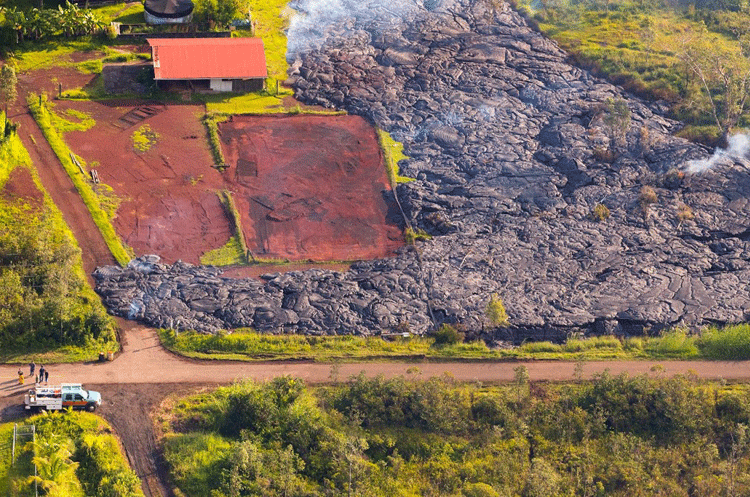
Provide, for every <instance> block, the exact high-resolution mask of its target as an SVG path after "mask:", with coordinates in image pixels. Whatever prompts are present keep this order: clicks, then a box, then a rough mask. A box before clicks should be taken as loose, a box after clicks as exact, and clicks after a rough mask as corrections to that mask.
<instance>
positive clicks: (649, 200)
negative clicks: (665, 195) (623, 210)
mask: <svg viewBox="0 0 750 497" xmlns="http://www.w3.org/2000/svg"><path fill="white" fill-rule="evenodd" d="M657 200H658V197H657V196H656V192H655V191H654V189H653V188H651V187H650V186H648V185H645V186H643V187H642V188H641V195H640V197H639V198H638V201H639V202H640V204H641V205H642V206H643V205H649V204H655V203H656V201H657Z"/></svg>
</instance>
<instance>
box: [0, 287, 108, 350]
mask: <svg viewBox="0 0 750 497" xmlns="http://www.w3.org/2000/svg"><path fill="white" fill-rule="evenodd" d="M90 291H91V293H92V294H93V290H90ZM94 298H96V297H94ZM119 350H120V344H119V343H118V342H117V341H114V340H100V341H97V340H91V341H90V342H89V343H87V344H85V345H64V346H62V347H60V346H58V347H50V346H46V347H45V346H40V345H34V346H33V347H23V348H21V347H18V348H13V347H7V346H3V348H2V350H1V351H0V363H5V364H28V363H29V362H31V361H32V360H33V361H36V362H37V363H39V364H61V363H73V362H88V361H95V360H97V359H98V358H99V352H118V351H119Z"/></svg>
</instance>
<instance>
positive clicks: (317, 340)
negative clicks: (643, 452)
mask: <svg viewBox="0 0 750 497" xmlns="http://www.w3.org/2000/svg"><path fill="white" fill-rule="evenodd" d="M159 337H160V338H161V342H162V344H163V345H164V346H165V347H166V348H167V349H169V350H171V351H173V352H176V353H178V354H182V355H185V356H187V357H192V358H196V359H208V360H238V361H263V360H310V361H319V362H327V361H362V360H365V361H366V360H399V359H403V360H413V359H428V360H437V361H440V360H530V359H539V360H564V361H580V360H585V361H592V360H629V359H716V360H725V359H750V325H737V326H730V327H727V328H724V329H716V328H711V329H708V330H705V331H704V333H703V335H702V336H692V335H688V334H686V333H685V332H684V331H682V330H674V331H671V332H668V333H664V334H663V335H661V336H658V337H630V338H624V339H623V338H620V337H615V336H601V337H591V338H570V339H568V340H567V341H566V342H565V343H563V344H555V343H552V342H527V343H525V344H523V345H521V346H520V347H512V348H503V349H490V348H489V347H488V346H487V345H486V344H485V343H484V342H479V341H477V342H469V343H456V344H445V345H437V344H436V343H435V339H434V338H432V337H429V336H428V337H417V336H413V337H409V338H402V337H396V338H392V339H391V338H389V339H383V338H381V337H355V336H302V335H267V334H260V333H255V332H253V331H252V330H249V329H242V330H235V331H234V332H232V333H219V334H216V335H204V334H200V333H195V332H181V333H179V334H177V335H176V336H175V333H174V332H173V331H172V330H160V331H159Z"/></svg>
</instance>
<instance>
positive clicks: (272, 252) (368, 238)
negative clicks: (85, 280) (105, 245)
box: [55, 101, 403, 272]
mask: <svg viewBox="0 0 750 497" xmlns="http://www.w3.org/2000/svg"><path fill="white" fill-rule="evenodd" d="M55 105H56V107H55V111H56V112H57V113H58V114H59V115H63V116H66V114H65V112H66V110H67V109H75V110H77V111H82V112H85V113H87V114H89V115H91V117H93V119H94V120H95V121H96V125H95V126H94V127H93V128H91V129H89V130H87V131H72V132H68V133H67V134H66V135H65V140H66V142H67V143H68V145H69V146H70V148H71V150H73V151H74V152H75V153H76V154H77V155H79V156H81V157H82V158H83V159H84V160H85V161H86V162H87V165H88V168H89V169H96V170H97V172H98V174H99V178H100V180H101V182H102V183H104V184H106V185H109V186H111V187H112V188H113V190H114V194H115V195H116V196H117V197H119V198H120V199H121V200H122V201H121V204H120V206H119V209H118V211H117V216H116V218H115V220H114V222H113V224H114V226H115V229H116V230H117V232H118V234H119V235H120V236H121V237H122V239H123V240H124V242H125V243H126V244H127V245H129V246H130V247H132V248H133V249H134V251H135V253H136V255H143V254H158V255H159V256H160V257H162V259H163V261H164V262H168V263H171V262H174V261H176V260H183V261H187V262H191V263H194V264H197V263H199V262H200V257H201V255H203V254H204V253H206V252H208V251H210V250H213V249H216V248H219V247H221V246H223V245H224V244H225V243H226V242H227V241H228V240H229V238H230V236H231V234H232V233H231V226H230V223H229V219H228V217H227V214H226V212H225V210H224V208H223V207H222V205H221V203H220V202H219V197H218V195H217V193H218V192H220V191H221V190H229V191H231V192H232V194H233V198H234V201H235V204H236V205H237V208H238V210H239V212H240V216H241V222H242V225H243V230H244V236H245V240H246V242H247V245H248V248H249V250H250V251H251V252H252V254H253V255H254V256H255V257H259V258H262V259H288V260H293V261H330V260H334V261H338V260H358V259H372V258H378V257H385V256H389V255H392V254H393V252H394V250H395V249H396V248H398V247H399V246H401V245H402V244H403V236H402V234H401V229H400V228H399V226H398V224H397V221H395V219H397V218H396V217H395V216H394V215H393V213H392V209H393V206H389V205H388V203H386V201H385V198H384V192H385V191H386V190H387V189H388V188H389V187H388V182H387V178H386V175H385V168H384V166H383V158H382V155H381V151H380V147H379V145H378V142H377V137H376V135H375V131H374V129H373V128H372V127H371V126H370V125H368V124H367V123H366V122H365V121H364V120H363V119H361V118H359V117H355V116H291V117H290V116H256V117H252V116H234V118H232V119H231V120H230V121H228V122H225V123H222V124H221V125H220V128H219V130H220V134H221V137H222V141H223V145H224V153H225V156H226V158H227V162H228V163H229V164H230V167H229V168H228V169H227V170H226V171H225V172H223V173H219V172H218V171H217V170H216V169H214V168H213V167H212V166H213V162H214V161H213V159H212V157H211V154H210V153H209V149H208V145H207V140H206V132H205V129H204V127H203V124H201V122H200V118H201V116H202V115H203V113H204V110H203V108H202V107H200V106H193V105H169V106H163V105H160V104H152V105H151V107H152V108H154V109H156V111H157V113H156V114H154V115H150V116H147V117H145V118H144V119H143V120H141V121H136V122H135V123H133V122H132V120H131V122H125V121H124V120H123V119H129V116H132V115H133V111H134V109H137V107H133V106H132V102H121V103H117V102H106V103H101V102H74V101H57V102H56V103H55ZM143 105H147V104H143ZM66 118H70V117H69V116H66ZM144 125H147V126H148V127H149V128H150V129H151V130H152V131H154V132H156V134H157V135H158V136H157V137H156V138H154V139H152V140H151V141H152V143H151V147H150V148H149V149H148V150H145V151H144V150H140V151H139V150H137V147H136V146H135V145H134V141H133V135H134V133H135V132H136V131H137V130H139V129H142V127H143V126H144ZM263 272H265V271H263Z"/></svg>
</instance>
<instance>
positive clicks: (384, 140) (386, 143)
mask: <svg viewBox="0 0 750 497" xmlns="http://www.w3.org/2000/svg"><path fill="white" fill-rule="evenodd" d="M377 132H378V142H379V143H380V148H382V149H383V155H384V156H385V166H386V172H387V173H388V180H389V181H390V182H391V186H392V187H395V186H396V184H398V183H408V182H409V181H414V178H409V177H408V176H401V171H400V169H399V167H398V163H399V161H402V160H404V159H408V158H409V157H408V156H407V155H405V154H404V145H403V143H401V142H397V141H396V140H394V139H393V138H392V137H391V135H390V133H388V132H387V131H383V130H382V129H378V130H377Z"/></svg>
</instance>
